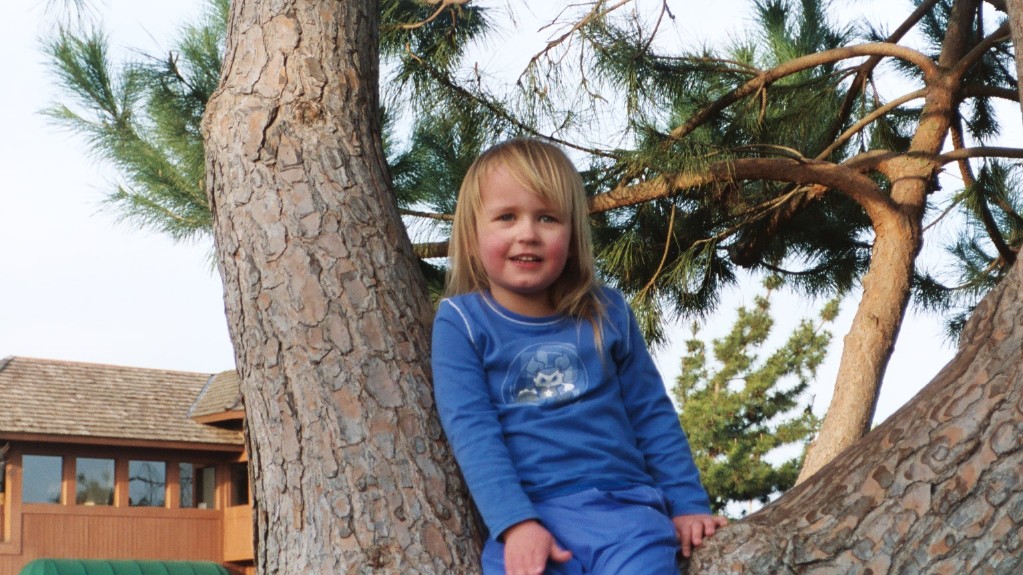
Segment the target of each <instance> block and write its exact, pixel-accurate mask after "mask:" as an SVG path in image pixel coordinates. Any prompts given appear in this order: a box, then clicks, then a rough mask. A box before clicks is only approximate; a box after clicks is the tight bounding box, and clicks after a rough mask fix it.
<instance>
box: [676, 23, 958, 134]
mask: <svg viewBox="0 0 1023 575" xmlns="http://www.w3.org/2000/svg"><path fill="white" fill-rule="evenodd" d="M858 56H891V57H894V58H899V59H902V60H905V61H907V62H909V63H911V64H916V65H917V67H919V68H920V69H921V70H922V71H923V73H924V78H925V80H926V79H927V78H931V77H933V76H934V75H935V74H936V73H937V71H938V67H937V65H936V64H935V63H934V61H933V60H931V59H930V58H929V57H928V56H927V55H926V54H924V53H922V52H919V51H917V50H913V49H911V48H906V47H905V46H899V45H898V44H889V43H887V42H873V43H870V44H860V45H858V46H847V47H843V48H832V49H831V50H825V51H823V52H817V53H815V54H809V55H807V56H802V57H799V58H796V59H794V60H790V61H788V62H785V63H784V64H781V65H780V66H777V67H775V68H772V69H770V70H767V71H766V72H763V73H761V74H760V75H759V76H757V77H756V78H753V79H752V80H750V81H748V82H746V83H745V84H743V85H742V86H739V87H738V88H735V89H734V90H732V91H731V92H729V93H727V94H725V95H724V96H722V97H721V98H718V100H717V101H715V102H714V103H712V104H710V105H709V106H707V107H705V108H703V109H702V110H700V111H699V112H697V113H696V114H695V115H693V117H692V118H690V119H689V121H687V122H686V123H685V124H683V125H681V126H679V127H678V128H675V129H674V130H672V131H671V134H670V135H671V137H672V138H674V139H679V138H682V137H684V136H686V135H688V134H689V133H691V132H692V131H693V130H695V129H696V128H697V127H698V126H700V125H701V124H703V123H704V122H706V121H707V120H709V119H710V118H712V117H714V116H715V115H716V114H717V113H718V112H720V111H721V110H724V109H725V108H727V107H728V106H730V105H732V104H734V103H735V102H737V101H739V100H741V99H742V98H744V97H746V96H748V95H750V94H755V93H756V92H758V91H759V90H762V89H763V88H764V87H766V86H768V85H770V84H772V83H774V82H776V81H778V80H780V79H782V78H784V77H786V76H790V75H792V74H795V73H798V72H802V71H803V70H806V69H809V68H813V67H815V66H820V65H823V64H828V63H831V62H838V61H840V60H845V59H847V58H855V57H858Z"/></svg>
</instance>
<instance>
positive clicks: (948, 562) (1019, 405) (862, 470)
mask: <svg viewBox="0 0 1023 575" xmlns="http://www.w3.org/2000/svg"><path fill="white" fill-rule="evenodd" d="M1021 327H1023V267H1021V266H1016V267H1015V268H1014V269H1013V271H1012V272H1011V275H1010V277H1008V278H1007V279H1006V280H1005V281H1004V282H1003V284H1002V285H1001V286H1000V287H999V288H997V289H996V290H995V291H993V292H992V293H991V294H990V295H988V297H987V298H986V299H985V300H984V301H983V302H982V303H981V305H980V306H979V307H978V308H977V311H976V313H975V314H974V316H973V318H972V319H971V320H970V323H969V324H968V326H967V327H966V330H965V331H964V334H963V338H962V342H963V343H962V345H961V347H960V349H959V353H958V354H957V355H956V357H955V359H953V360H952V361H951V362H950V363H949V364H948V365H947V366H946V367H945V368H944V369H943V370H942V371H941V372H940V373H939V374H938V375H937V376H936V377H935V379H934V380H933V381H932V382H931V383H930V384H929V385H928V386H927V387H926V388H925V389H924V390H923V391H921V393H920V394H919V395H917V397H915V398H914V399H913V400H912V401H910V402H909V403H908V404H906V406H904V407H903V408H902V409H901V410H900V411H899V412H897V413H896V414H894V415H893V416H892V417H891V418H889V419H888V420H887V421H886V422H885V423H884V424H882V425H880V426H879V427H877V428H876V429H874V430H873V431H872V432H870V434H868V435H867V436H866V437H864V438H863V439H862V440H860V441H859V442H858V443H856V444H855V445H853V446H852V447H851V448H850V449H848V450H847V451H845V452H843V453H842V454H841V455H839V457H838V458H837V459H835V460H834V461H833V462H832V463H830V464H829V465H827V466H825V467H824V468H822V469H821V470H820V472H819V473H817V474H816V475H814V476H813V477H812V478H810V479H809V480H807V481H806V482H804V483H802V484H800V485H799V486H797V487H796V488H794V489H792V490H791V491H789V492H788V493H786V494H785V496H784V497H782V498H781V499H780V500H778V501H777V502H775V503H774V504H772V505H769V506H768V507H766V508H764V509H763V510H761V511H760V512H758V513H756V514H754V515H752V516H750V517H749V518H747V519H746V520H744V521H741V522H738V523H735V524H733V525H731V526H729V527H727V528H726V529H725V530H724V531H722V532H720V533H718V534H717V535H715V536H714V537H713V538H711V539H710V540H708V542H707V543H706V544H705V545H704V547H702V548H701V549H700V550H699V551H698V552H697V553H696V554H695V556H694V559H693V561H692V562H691V564H690V565H689V570H688V573H692V574H697V573H699V574H700V575H706V574H714V573H744V574H746V575H758V574H765V575H766V574H770V575H784V574H795V573H800V574H808V573H813V574H819V575H825V574H827V575H830V574H834V575H850V574H863V575H867V574H873V575H879V574H882V573H899V574H905V575H910V574H917V573H928V574H947V575H963V574H971V573H978V574H980V573H990V574H1004V575H1012V574H1017V573H1023V538H1021V537H1020V528H1021V526H1023V473H1021V472H1020V470H1021V469H1023V362H1020V350H1021V348H1023V329H1021Z"/></svg>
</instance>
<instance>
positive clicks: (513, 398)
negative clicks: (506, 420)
mask: <svg viewBox="0 0 1023 575" xmlns="http://www.w3.org/2000/svg"><path fill="white" fill-rule="evenodd" d="M508 368H509V369H508V379H506V380H505V382H504V385H503V386H502V392H503V395H504V402H505V403H506V404H525V405H553V404H559V403H565V402H567V401H571V400H573V399H575V398H576V397H579V395H580V394H581V393H582V392H584V391H586V387H587V384H588V382H587V378H586V368H585V367H583V364H582V361H580V360H579V354H578V353H576V349H575V346H572V345H568V344H564V343H538V344H533V345H530V346H528V347H526V348H525V349H523V350H522V351H521V352H520V353H519V355H518V356H517V357H516V358H515V360H514V361H512V363H511V365H509V366H508Z"/></svg>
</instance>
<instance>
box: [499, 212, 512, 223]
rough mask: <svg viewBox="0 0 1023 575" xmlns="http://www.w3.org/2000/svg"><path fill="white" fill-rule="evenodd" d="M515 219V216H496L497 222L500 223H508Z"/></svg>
mask: <svg viewBox="0 0 1023 575" xmlns="http://www.w3.org/2000/svg"><path fill="white" fill-rule="evenodd" d="M514 219H515V216H513V215H511V214H501V215H499V216H497V220H498V221H501V222H510V221H512V220H514Z"/></svg>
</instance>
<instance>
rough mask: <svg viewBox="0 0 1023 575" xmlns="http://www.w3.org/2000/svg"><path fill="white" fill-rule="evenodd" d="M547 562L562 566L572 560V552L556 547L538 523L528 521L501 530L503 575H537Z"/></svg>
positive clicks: (548, 533) (541, 571) (548, 534)
mask: <svg viewBox="0 0 1023 575" xmlns="http://www.w3.org/2000/svg"><path fill="white" fill-rule="evenodd" d="M548 558H550V559H551V560H552V561H556V562H558V563H564V562H565V561H568V560H569V559H571V558H572V552H571V551H566V550H564V549H562V548H561V547H559V546H558V544H557V542H556V541H554V536H553V535H551V533H550V531H547V530H546V529H544V527H543V525H540V523H539V522H538V521H535V520H532V519H530V520H528V521H523V522H522V523H516V524H515V525H512V526H511V527H509V528H508V529H507V530H505V532H504V570H505V573H506V575H541V574H542V573H543V572H544V569H546V568H547V559H548Z"/></svg>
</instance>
